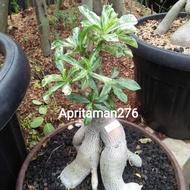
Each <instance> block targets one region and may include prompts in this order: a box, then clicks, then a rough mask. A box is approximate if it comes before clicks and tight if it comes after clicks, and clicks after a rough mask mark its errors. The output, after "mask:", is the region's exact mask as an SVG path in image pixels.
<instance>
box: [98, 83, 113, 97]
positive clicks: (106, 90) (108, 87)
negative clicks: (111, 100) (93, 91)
mask: <svg viewBox="0 0 190 190" xmlns="http://www.w3.org/2000/svg"><path fill="white" fill-rule="evenodd" d="M110 90H111V85H110V84H105V85H104V86H103V87H102V90H101V93H100V96H105V95H107V94H108V93H109V92H110Z"/></svg>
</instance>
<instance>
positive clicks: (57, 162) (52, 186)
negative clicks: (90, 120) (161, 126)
mask: <svg viewBox="0 0 190 190" xmlns="http://www.w3.org/2000/svg"><path fill="white" fill-rule="evenodd" d="M76 130H77V127H74V128H73V129H72V130H67V129H66V130H65V131H63V132H61V133H59V134H57V135H56V136H54V137H53V138H51V140H50V141H49V142H48V143H47V144H45V146H44V147H42V148H41V149H40V150H39V152H38V154H37V155H36V156H35V158H34V159H33V161H32V162H31V163H30V165H29V167H28V170H27V173H26V178H25V182H24V185H23V190H28V189H29V190H30V189H35V190H42V189H43V190H66V188H65V187H63V185H62V184H61V182H60V180H59V178H58V176H59V175H60V173H61V171H62V170H63V168H64V167H65V166H66V165H67V164H68V162H70V161H72V160H73V159H74V158H75V156H76V151H75V149H74V147H73V146H72V137H73V135H74V132H75V131H76ZM125 131H126V139H127V141H128V148H129V149H130V150H132V151H133V152H135V151H137V150H140V151H141V153H140V156H141V158H142V160H143V165H142V167H141V168H137V167H132V166H130V165H129V163H127V164H126V167H125V171H124V175H123V178H124V181H125V182H126V183H127V182H137V183H139V184H143V188H142V189H143V190H177V189H178V188H177V183H176V179H175V176H174V171H173V169H172V166H171V163H170V161H169V159H168V158H167V155H166V154H165V153H164V152H163V151H162V150H161V149H160V148H159V146H158V145H157V144H156V143H154V142H147V143H145V144H142V143H141V142H140V141H139V139H141V138H145V136H143V135H142V134H139V133H137V132H135V131H132V130H129V129H127V128H125ZM99 181H100V182H99V183H100V184H99V187H98V190H104V187H103V185H102V182H101V179H100V180H99ZM75 189H76V190H91V189H92V188H91V184H90V176H88V177H87V179H86V180H85V181H84V182H83V183H82V184H81V185H79V186H78V187H77V188H75Z"/></svg>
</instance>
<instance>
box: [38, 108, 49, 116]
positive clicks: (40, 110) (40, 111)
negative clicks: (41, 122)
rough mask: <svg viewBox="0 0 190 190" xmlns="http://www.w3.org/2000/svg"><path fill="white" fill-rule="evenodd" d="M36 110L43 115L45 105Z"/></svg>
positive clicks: (45, 109)
mask: <svg viewBox="0 0 190 190" xmlns="http://www.w3.org/2000/svg"><path fill="white" fill-rule="evenodd" d="M38 111H39V113H40V114H42V115H45V114H46V113H47V107H46V106H40V107H39V110H38Z"/></svg>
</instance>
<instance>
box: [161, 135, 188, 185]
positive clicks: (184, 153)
mask: <svg viewBox="0 0 190 190" xmlns="http://www.w3.org/2000/svg"><path fill="white" fill-rule="evenodd" d="M162 142H163V143H164V144H165V145H166V146H167V147H168V148H169V149H170V151H171V152H172V153H173V155H174V156H175V158H176V159H177V161H178V163H179V165H180V167H181V169H182V172H183V175H184V178H185V182H186V185H188V184H190V141H189V142H185V141H183V140H178V139H172V138H166V139H164V140H162Z"/></svg>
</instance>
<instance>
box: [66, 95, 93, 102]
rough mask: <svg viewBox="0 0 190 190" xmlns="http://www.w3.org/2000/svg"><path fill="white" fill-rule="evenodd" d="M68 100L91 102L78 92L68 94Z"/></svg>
mask: <svg viewBox="0 0 190 190" xmlns="http://www.w3.org/2000/svg"><path fill="white" fill-rule="evenodd" d="M66 98H67V99H68V100H71V101H73V102H80V103H89V102H90V101H89V100H88V99H86V98H84V97H82V96H79V95H77V94H70V95H69V96H66Z"/></svg>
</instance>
